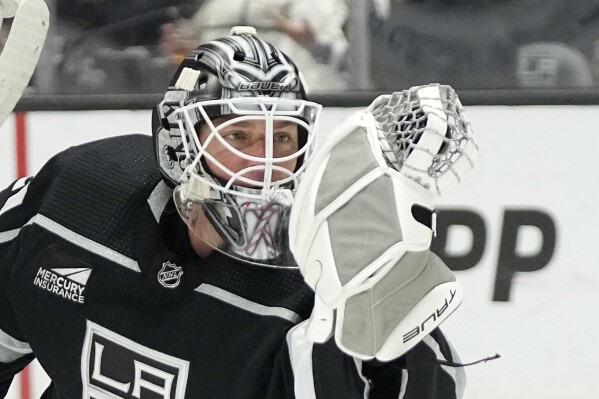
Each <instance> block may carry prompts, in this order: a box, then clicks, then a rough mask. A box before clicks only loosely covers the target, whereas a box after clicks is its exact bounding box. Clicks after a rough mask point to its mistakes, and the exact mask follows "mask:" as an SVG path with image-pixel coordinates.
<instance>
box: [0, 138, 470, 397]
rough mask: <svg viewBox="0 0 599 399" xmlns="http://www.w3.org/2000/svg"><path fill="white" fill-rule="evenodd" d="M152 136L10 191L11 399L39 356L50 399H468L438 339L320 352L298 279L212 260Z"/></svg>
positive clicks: (65, 163)
mask: <svg viewBox="0 0 599 399" xmlns="http://www.w3.org/2000/svg"><path fill="white" fill-rule="evenodd" d="M171 195H172V193H171V190H170V189H169V188H168V187H167V186H166V184H165V183H164V182H162V180H161V178H160V174H159V171H158V168H157V167H156V165H155V160H154V158H153V149H152V141H151V138H150V137H149V136H144V135H128V136H122V137H118V138H111V139H106V140H101V141H97V142H93V143H89V144H85V145H82V146H78V147H73V148H70V149H68V150H66V151H64V152H62V153H60V154H58V155H57V156H55V157H54V158H52V159H51V160H50V161H49V162H48V163H47V164H46V165H45V166H44V167H43V168H42V170H41V171H40V172H39V173H38V174H37V175H36V176H35V177H34V178H28V179H21V180H18V181H16V182H14V183H13V184H12V185H11V186H10V187H8V188H7V189H6V190H4V191H2V192H1V193H0V397H4V395H5V394H6V391H7V390H8V387H9V385H10V383H11V380H12V377H13V375H15V374H16V373H17V372H19V371H20V370H21V369H22V368H23V367H25V365H26V364H27V363H29V362H30V361H31V360H32V359H33V358H34V357H37V359H38V360H39V362H40V364H41V365H42V366H43V368H44V370H45V371H46V372H47V373H48V375H49V376H50V378H51V380H52V384H51V385H50V387H48V390H47V391H46V393H45V394H44V396H43V397H44V398H86V399H87V398H95V399H105V398H143V399H153V398H169V399H182V398H187V399H191V398H193V399H198V398H199V399H201V398H294V397H298V398H364V397H372V398H398V397H399V398H409V399H411V398H413V399H428V398H431V399H432V398H456V397H459V396H460V395H461V391H462V389H463V372H462V371H461V369H456V368H451V367H447V366H441V365H439V363H438V362H436V359H438V358H440V359H447V360H449V361H452V360H454V358H453V356H454V355H453V353H452V350H451V347H450V346H449V345H448V343H447V342H446V340H445V339H444V337H443V335H442V334H441V333H440V332H439V331H435V332H434V333H433V334H431V336H429V337H427V338H426V339H425V340H424V341H423V342H421V343H420V344H418V345H417V346H416V347H415V348H414V349H412V350H411V351H410V352H408V353H407V354H406V355H404V356H403V357H402V358H400V359H398V360H396V361H394V362H392V363H389V364H381V363H371V362H361V361H359V360H357V359H353V358H351V357H349V356H347V355H344V354H343V353H341V352H340V351H339V350H338V349H337V348H336V346H335V344H334V342H332V340H331V341H329V342H327V343H325V344H322V345H317V344H312V343H310V342H308V341H307V340H306V339H305V324H306V323H304V320H306V319H307V318H308V317H309V315H310V312H311V307H312V301H313V295H314V294H313V292H312V291H311V290H310V289H309V288H308V287H307V286H306V285H305V284H304V283H303V279H302V276H301V275H300V274H299V272H297V271H290V270H279V269H269V268H261V267H256V266H251V265H248V264H244V263H242V262H238V261H235V260H233V259H230V258H228V257H226V256H223V255H220V254H218V253H216V254H213V255H211V256H210V257H208V258H202V259H200V258H198V257H197V256H196V255H195V254H194V252H193V250H192V249H191V246H190V243H189V239H188V237H187V230H186V227H185V225H184V224H183V223H182V222H181V220H180V218H179V217H178V215H177V213H176V211H175V210H174V207H173V205H172V201H171Z"/></svg>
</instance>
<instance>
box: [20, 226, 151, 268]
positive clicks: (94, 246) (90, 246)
mask: <svg viewBox="0 0 599 399" xmlns="http://www.w3.org/2000/svg"><path fill="white" fill-rule="evenodd" d="M29 223H34V224H37V225H38V226H40V227H43V228H44V229H46V230H48V231H50V232H52V233H54V234H56V235H59V236H60V237H62V238H63V239H65V240H67V241H69V242H70V243H72V244H75V245H77V246H79V247H81V248H83V249H85V250H87V251H90V252H92V253H94V254H96V255H99V256H101V257H103V258H106V259H108V260H110V261H112V262H115V263H118V264H119V265H121V266H124V267H126V268H127V269H130V270H133V271H135V272H138V273H140V272H141V270H140V269H139V265H138V264H137V262H136V261H135V260H133V259H131V258H128V257H126V256H125V255H123V254H121V253H118V252H117V251H115V250H113V249H110V248H108V247H106V246H104V245H102V244H99V243H97V242H95V241H93V240H90V239H89V238H86V237H84V236H82V235H80V234H78V233H75V232H74V231H72V230H69V229H67V228H66V227H64V226H62V225H60V224H58V223H56V222H55V221H53V220H52V219H50V218H48V217H46V216H44V215H40V214H37V215H35V216H34V217H33V218H32V219H31V220H30V221H29ZM29 223H28V224H29Z"/></svg>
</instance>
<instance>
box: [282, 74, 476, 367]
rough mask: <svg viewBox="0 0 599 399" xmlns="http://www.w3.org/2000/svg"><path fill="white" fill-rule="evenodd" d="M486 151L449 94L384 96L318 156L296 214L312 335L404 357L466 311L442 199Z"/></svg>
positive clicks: (363, 355) (294, 241)
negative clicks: (443, 256) (438, 217)
mask: <svg viewBox="0 0 599 399" xmlns="http://www.w3.org/2000/svg"><path fill="white" fill-rule="evenodd" d="M477 150H478V147H477V145H476V143H475V141H474V138H473V135H472V130H471V128H470V124H469V123H468V122H467V121H466V119H465V117H464V112H463V109H462V105H461V103H460V101H459V99H458V97H457V95H456V94H455V91H454V90H453V89H452V88H451V87H449V86H443V85H438V84H431V85H427V86H420V87H414V88H411V89H409V90H405V91H402V92H396V93H393V94H391V95H385V96H381V97H378V98H377V99H376V100H375V101H374V102H373V103H372V104H371V105H370V106H369V107H368V109H367V110H365V111H360V112H358V113H356V114H354V115H353V116H352V117H351V118H350V119H348V120H347V121H346V122H345V123H344V124H342V125H341V126H339V127H338V128H337V129H335V130H334V131H333V132H332V133H331V135H330V136H329V137H328V138H327V140H326V141H325V142H324V144H323V146H321V147H320V148H319V149H318V150H317V151H316V153H315V154H314V156H313V158H312V160H311V161H310V164H309V165H308V167H307V169H306V172H305V175H304V176H303V178H302V182H301V183H300V186H299V188H298V192H297V195H296V198H295V202H294V205H293V207H292V211H291V215H290V218H291V220H290V229H289V238H290V247H291V250H292V252H293V254H294V256H295V258H296V261H297V263H298V265H299V267H300V270H301V272H302V274H303V276H304V278H305V280H306V282H307V283H308V285H310V287H312V288H313V289H314V290H315V292H316V297H315V306H314V310H313V313H312V316H311V318H310V320H309V324H308V329H307V336H308V339H310V340H312V341H315V342H324V341H326V340H327V339H328V338H330V336H331V335H332V334H334V335H335V340H336V343H337V345H338V346H339V347H340V348H341V349H342V350H343V351H344V352H346V353H348V354H350V355H352V356H355V357H358V358H360V359H363V360H369V359H373V358H376V359H378V360H381V361H389V360H392V359H395V358H397V357H399V356H401V355H402V354H404V353H405V352H406V351H408V350H409V349H410V348H412V347H413V346H414V345H416V343H418V342H419V341H420V340H421V339H422V338H424V337H425V336H426V335H427V334H428V333H430V332H431V331H432V330H433V329H435V328H436V327H437V326H438V325H439V324H440V323H441V322H442V321H443V320H445V318H447V316H448V315H450V314H451V313H452V312H453V311H454V310H455V309H456V308H457V306H458V305H459V304H460V302H461V298H462V291H461V287H460V284H459V283H458V282H457V281H456V279H455V276H454V275H453V273H452V272H451V270H449V268H447V266H446V265H445V264H444V263H443V262H442V261H441V260H440V259H439V258H438V257H437V256H436V255H435V254H433V253H432V252H430V251H429V247H430V244H431V239H432V235H433V232H434V229H435V214H434V207H433V199H434V197H435V196H436V195H439V194H441V193H442V192H443V191H445V190H446V189H447V188H449V187H450V186H452V185H454V184H456V183H458V182H459V181H460V179H461V177H462V176H463V174H464V173H465V172H466V171H468V170H469V169H470V168H472V166H473V162H474V158H475V155H476V153H477Z"/></svg>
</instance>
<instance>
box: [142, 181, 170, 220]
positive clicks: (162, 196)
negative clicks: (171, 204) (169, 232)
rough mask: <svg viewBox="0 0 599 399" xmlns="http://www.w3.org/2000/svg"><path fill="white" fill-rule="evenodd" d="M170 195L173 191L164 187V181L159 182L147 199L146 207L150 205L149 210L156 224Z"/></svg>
mask: <svg viewBox="0 0 599 399" xmlns="http://www.w3.org/2000/svg"><path fill="white" fill-rule="evenodd" d="M172 195H173V190H171V189H170V188H169V186H167V185H166V183H165V182H164V180H160V183H158V184H157V185H156V187H154V190H152V193H151V194H150V197H149V198H148V205H150V209H151V210H152V214H153V215H154V219H156V222H159V221H160V216H161V215H162V212H163V211H164V208H165V207H166V204H167V203H168V200H169V199H170V198H171V197H172Z"/></svg>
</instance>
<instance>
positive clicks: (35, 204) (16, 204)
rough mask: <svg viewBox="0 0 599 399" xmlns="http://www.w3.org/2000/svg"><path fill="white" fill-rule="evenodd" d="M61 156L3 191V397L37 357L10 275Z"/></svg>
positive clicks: (0, 289) (0, 231)
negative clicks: (23, 325)
mask: <svg viewBox="0 0 599 399" xmlns="http://www.w3.org/2000/svg"><path fill="white" fill-rule="evenodd" d="M59 158H60V157H59V156H57V157H55V158H53V160H51V161H49V162H48V163H47V164H46V166H44V168H42V170H41V171H40V172H39V173H38V175H37V176H36V177H35V178H32V177H27V178H22V179H19V180H17V181H15V182H13V183H12V184H10V185H9V186H8V187H7V188H6V189H4V190H3V191H0V397H2V398H3V397H5V396H6V392H7V391H8V389H9V387H10V384H11V382H12V379H13V376H14V375H16V374H17V373H18V372H19V371H21V370H22V369H23V368H24V367H25V366H26V365H27V364H28V363H30V362H31V361H32V360H33V359H34V355H33V352H32V350H31V347H30V346H29V344H28V342H27V338H26V337H25V336H24V334H23V332H22V331H21V328H20V326H19V322H18V315H16V314H15V312H14V310H13V306H12V304H11V301H10V297H9V292H10V291H11V277H12V276H13V275H14V273H18V267H17V264H18V262H17V259H18V258H19V255H20V245H19V242H20V241H21V240H22V239H23V231H24V230H26V228H27V225H28V223H29V221H30V220H31V219H32V218H33V217H34V216H35V215H36V214H37V212H38V210H39V208H40V205H41V203H42V202H43V198H44V193H45V191H46V190H47V188H48V186H49V185H50V184H51V181H52V178H53V175H54V174H55V170H56V164H57V162H58V159H59Z"/></svg>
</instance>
